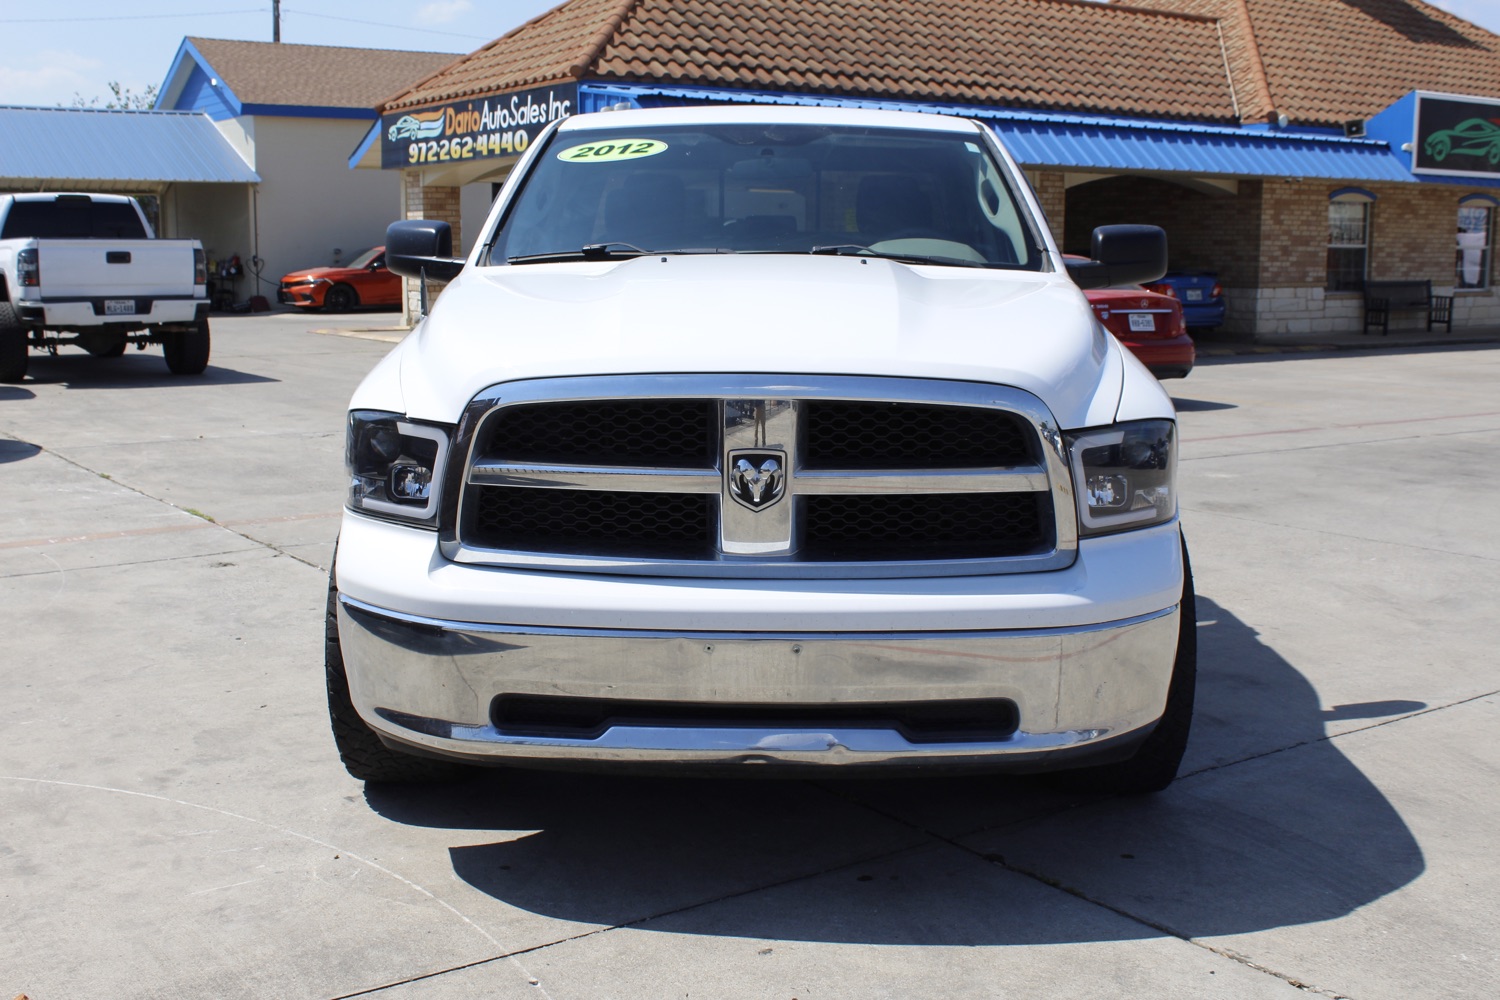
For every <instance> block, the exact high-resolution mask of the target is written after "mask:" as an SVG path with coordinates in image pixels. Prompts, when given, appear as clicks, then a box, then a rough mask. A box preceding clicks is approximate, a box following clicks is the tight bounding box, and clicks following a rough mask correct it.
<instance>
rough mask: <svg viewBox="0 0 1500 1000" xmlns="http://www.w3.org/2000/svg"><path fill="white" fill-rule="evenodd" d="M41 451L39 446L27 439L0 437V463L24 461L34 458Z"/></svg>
mask: <svg viewBox="0 0 1500 1000" xmlns="http://www.w3.org/2000/svg"><path fill="white" fill-rule="evenodd" d="M41 453H42V449H41V447H40V446H38V445H34V444H32V443H30V442H29V441H17V440H15V439H14V438H0V465H5V464H7V463H9V462H20V461H24V460H25V459H28V458H34V457H36V456H37V455H40V454H41Z"/></svg>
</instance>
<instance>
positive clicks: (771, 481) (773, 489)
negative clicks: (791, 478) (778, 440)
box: [728, 451, 786, 510]
mask: <svg viewBox="0 0 1500 1000" xmlns="http://www.w3.org/2000/svg"><path fill="white" fill-rule="evenodd" d="M728 476H729V495H730V496H732V497H734V499H735V500H736V501H737V502H738V503H740V504H742V505H744V506H746V507H749V508H750V509H751V510H765V509H766V508H767V507H769V506H771V505H772V504H773V503H775V502H776V501H777V500H780V499H781V495H782V493H783V492H785V490H786V454H785V453H784V452H779V451H732V452H730V453H729V469H728Z"/></svg>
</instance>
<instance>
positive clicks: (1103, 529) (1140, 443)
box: [1067, 420, 1177, 535]
mask: <svg viewBox="0 0 1500 1000" xmlns="http://www.w3.org/2000/svg"><path fill="white" fill-rule="evenodd" d="M1067 440H1068V454H1069V457H1070V461H1071V462H1072V465H1073V488H1074V492H1075V493H1076V495H1077V497H1078V529H1079V534H1080V535H1104V534H1108V533H1110V532H1112V531H1126V530H1129V529H1131V528H1144V527H1148V526H1149V525H1153V524H1161V523H1163V522H1164V521H1170V520H1172V518H1174V517H1176V516H1177V434H1176V425H1175V424H1173V423H1172V421H1170V420H1139V421H1135V422H1132V423H1126V424H1116V425H1115V426H1113V427H1103V428H1098V429H1095V430H1087V431H1079V432H1077V433H1074V434H1069V435H1068V436H1067Z"/></svg>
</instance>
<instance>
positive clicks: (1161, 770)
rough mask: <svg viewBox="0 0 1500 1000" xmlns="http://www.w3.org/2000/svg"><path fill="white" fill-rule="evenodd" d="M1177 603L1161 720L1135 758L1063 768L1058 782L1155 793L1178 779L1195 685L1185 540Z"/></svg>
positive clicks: (1193, 605)
mask: <svg viewBox="0 0 1500 1000" xmlns="http://www.w3.org/2000/svg"><path fill="white" fill-rule="evenodd" d="M1182 573H1183V579H1182V602H1181V603H1180V604H1179V605H1178V611H1179V614H1178V619H1177V620H1178V632H1177V659H1176V662H1175V664H1174V665H1173V668H1172V682H1171V684H1170V686H1169V687H1168V688H1167V707H1166V709H1165V711H1163V712H1162V717H1161V721H1160V722H1158V723H1157V724H1156V728H1155V729H1153V730H1152V731H1151V735H1150V736H1148V737H1146V741H1145V742H1144V743H1142V744H1141V746H1140V749H1138V750H1137V751H1136V752H1135V756H1133V757H1131V758H1129V759H1128V760H1122V761H1117V762H1116V763H1113V764H1102V765H1099V766H1097V767H1087V768H1080V769H1079V770H1076V771H1063V772H1060V773H1059V774H1058V775H1057V779H1058V782H1059V783H1060V784H1062V785H1063V786H1065V787H1067V788H1071V789H1076V790H1078V791H1087V792H1114V793H1116V794H1118V795H1146V794H1149V793H1151V792H1159V791H1161V790H1162V789H1164V788H1166V787H1167V786H1168V785H1170V784H1171V783H1172V781H1173V779H1175V778H1176V777H1177V768H1178V766H1179V765H1180V764H1181V763H1182V755H1183V753H1184V751H1186V750H1187V741H1188V731H1189V729H1191V728H1192V723H1193V698H1194V695H1195V692H1196V690H1197V686H1198V614H1197V598H1196V595H1195V594H1194V591H1193V569H1192V567H1191V566H1190V565H1189V564H1188V552H1187V544H1186V543H1185V542H1184V543H1183V546H1182Z"/></svg>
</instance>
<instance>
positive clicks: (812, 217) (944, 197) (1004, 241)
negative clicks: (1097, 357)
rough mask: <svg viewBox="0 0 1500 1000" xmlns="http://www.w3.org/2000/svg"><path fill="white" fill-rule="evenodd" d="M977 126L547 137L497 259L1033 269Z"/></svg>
mask: <svg viewBox="0 0 1500 1000" xmlns="http://www.w3.org/2000/svg"><path fill="white" fill-rule="evenodd" d="M1004 178H1005V175H1004V173H1003V171H1002V169H1001V167H1000V165H999V164H998V163H996V162H995V160H994V159H993V157H992V156H991V154H990V152H989V150H988V149H986V148H985V146H984V144H983V142H982V141H981V139H980V137H979V136H978V135H972V136H970V135H965V134H962V133H954V132H941V131H931V132H929V131H921V130H915V129H876V128H860V127H837V126H835V127H829V126H825V125H777V124H731V125H694V126H674V127H655V128H639V127H634V128H632V127H629V126H625V127H622V128H619V129H588V130H577V131H559V132H557V133H554V135H553V137H552V140H551V142H550V143H549V145H548V147H547V148H546V149H544V150H542V151H541V153H540V155H539V156H538V158H537V160H536V162H535V164H534V166H533V168H532V170H531V172H530V174H529V176H528V177H526V179H525V181H524V185H523V187H522V188H521V190H520V191H519V192H518V194H517V196H516V198H515V200H514V201H513V202H512V205H511V207H510V209H509V210H508V212H507V213H506V215H505V217H504V218H502V219H501V222H500V227H499V229H498V231H497V232H496V233H495V234H494V236H493V238H492V239H491V240H490V241H489V243H490V253H489V262H490V263H492V264H501V263H512V264H524V263H531V262H544V261H552V260H568V259H600V258H605V257H612V256H629V255H632V254H636V253H646V252H649V253H826V254H846V253H847V254H871V255H875V256H883V257H894V258H897V259H901V260H907V261H910V262H913V263H932V264H943V265H951V266H967V267H976V266H977V267H1005V268H1027V269H1033V270H1034V269H1037V268H1039V267H1040V266H1041V265H1040V261H1041V255H1040V253H1039V251H1038V250H1037V249H1036V243H1037V240H1036V237H1035V235H1034V234H1033V232H1032V231H1031V229H1030V228H1029V227H1028V226H1027V224H1026V223H1025V222H1024V221H1023V219H1024V218H1025V216H1024V215H1023V213H1022V211H1021V210H1020V209H1019V208H1018V206H1017V200H1016V197H1015V194H1014V192H1013V191H1012V190H1011V189H1010V187H1009V185H1008V184H1007V183H1006V182H1005V179H1004Z"/></svg>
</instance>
